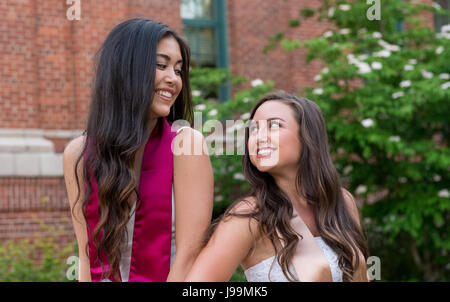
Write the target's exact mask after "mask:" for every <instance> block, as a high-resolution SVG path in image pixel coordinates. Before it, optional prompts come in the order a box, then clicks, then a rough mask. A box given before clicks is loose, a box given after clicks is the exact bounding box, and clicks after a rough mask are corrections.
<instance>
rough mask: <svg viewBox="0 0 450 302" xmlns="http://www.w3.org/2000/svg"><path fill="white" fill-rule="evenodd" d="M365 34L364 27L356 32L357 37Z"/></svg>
mask: <svg viewBox="0 0 450 302" xmlns="http://www.w3.org/2000/svg"><path fill="white" fill-rule="evenodd" d="M366 32H367V29H366V28H365V27H363V28H361V29H360V30H358V34H359V35H362V34H365V33H366Z"/></svg>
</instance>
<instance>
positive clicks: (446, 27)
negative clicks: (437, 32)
mask: <svg viewBox="0 0 450 302" xmlns="http://www.w3.org/2000/svg"><path fill="white" fill-rule="evenodd" d="M448 31H449V32H450V24H447V25H443V26H441V32H442V33H444V32H448Z"/></svg>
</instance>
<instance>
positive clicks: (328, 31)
mask: <svg viewBox="0 0 450 302" xmlns="http://www.w3.org/2000/svg"><path fill="white" fill-rule="evenodd" d="M332 35H333V32H332V31H331V30H327V31H326V32H324V33H323V35H322V36H323V37H324V38H329V37H331V36H332Z"/></svg>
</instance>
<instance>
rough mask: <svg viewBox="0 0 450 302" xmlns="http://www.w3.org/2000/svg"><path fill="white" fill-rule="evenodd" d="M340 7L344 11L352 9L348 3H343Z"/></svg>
mask: <svg viewBox="0 0 450 302" xmlns="http://www.w3.org/2000/svg"><path fill="white" fill-rule="evenodd" d="M339 9H340V10H342V11H344V12H346V11H348V10H350V5H348V4H341V5H339Z"/></svg>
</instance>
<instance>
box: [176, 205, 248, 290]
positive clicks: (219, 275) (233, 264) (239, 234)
mask: <svg viewBox="0 0 450 302" xmlns="http://www.w3.org/2000/svg"><path fill="white" fill-rule="evenodd" d="M251 210H253V209H252V208H251V206H249V205H248V204H246V203H242V202H241V203H239V204H238V205H237V206H236V207H235V209H233V211H235V212H236V213H248V212H249V211H251ZM256 232H257V221H256V220H254V219H252V218H246V217H236V216H229V217H226V218H225V219H223V220H222V221H221V222H220V223H219V225H218V226H217V229H216V230H215V232H214V234H213V235H212V237H211V239H210V240H209V242H208V244H207V245H206V247H205V248H204V249H203V250H202V251H201V253H200V255H199V256H198V258H197V260H196V261H195V263H194V265H193V266H192V268H191V270H190V272H189V274H188V275H187V277H186V279H185V281H194V282H209V281H211V282H224V281H229V280H230V278H231V276H232V275H233V273H234V271H235V270H236V268H237V267H238V266H239V264H240V263H242V262H243V260H244V259H245V258H246V257H247V256H248V254H249V252H250V250H251V249H252V247H253V243H254V240H255V236H254V234H256Z"/></svg>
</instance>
